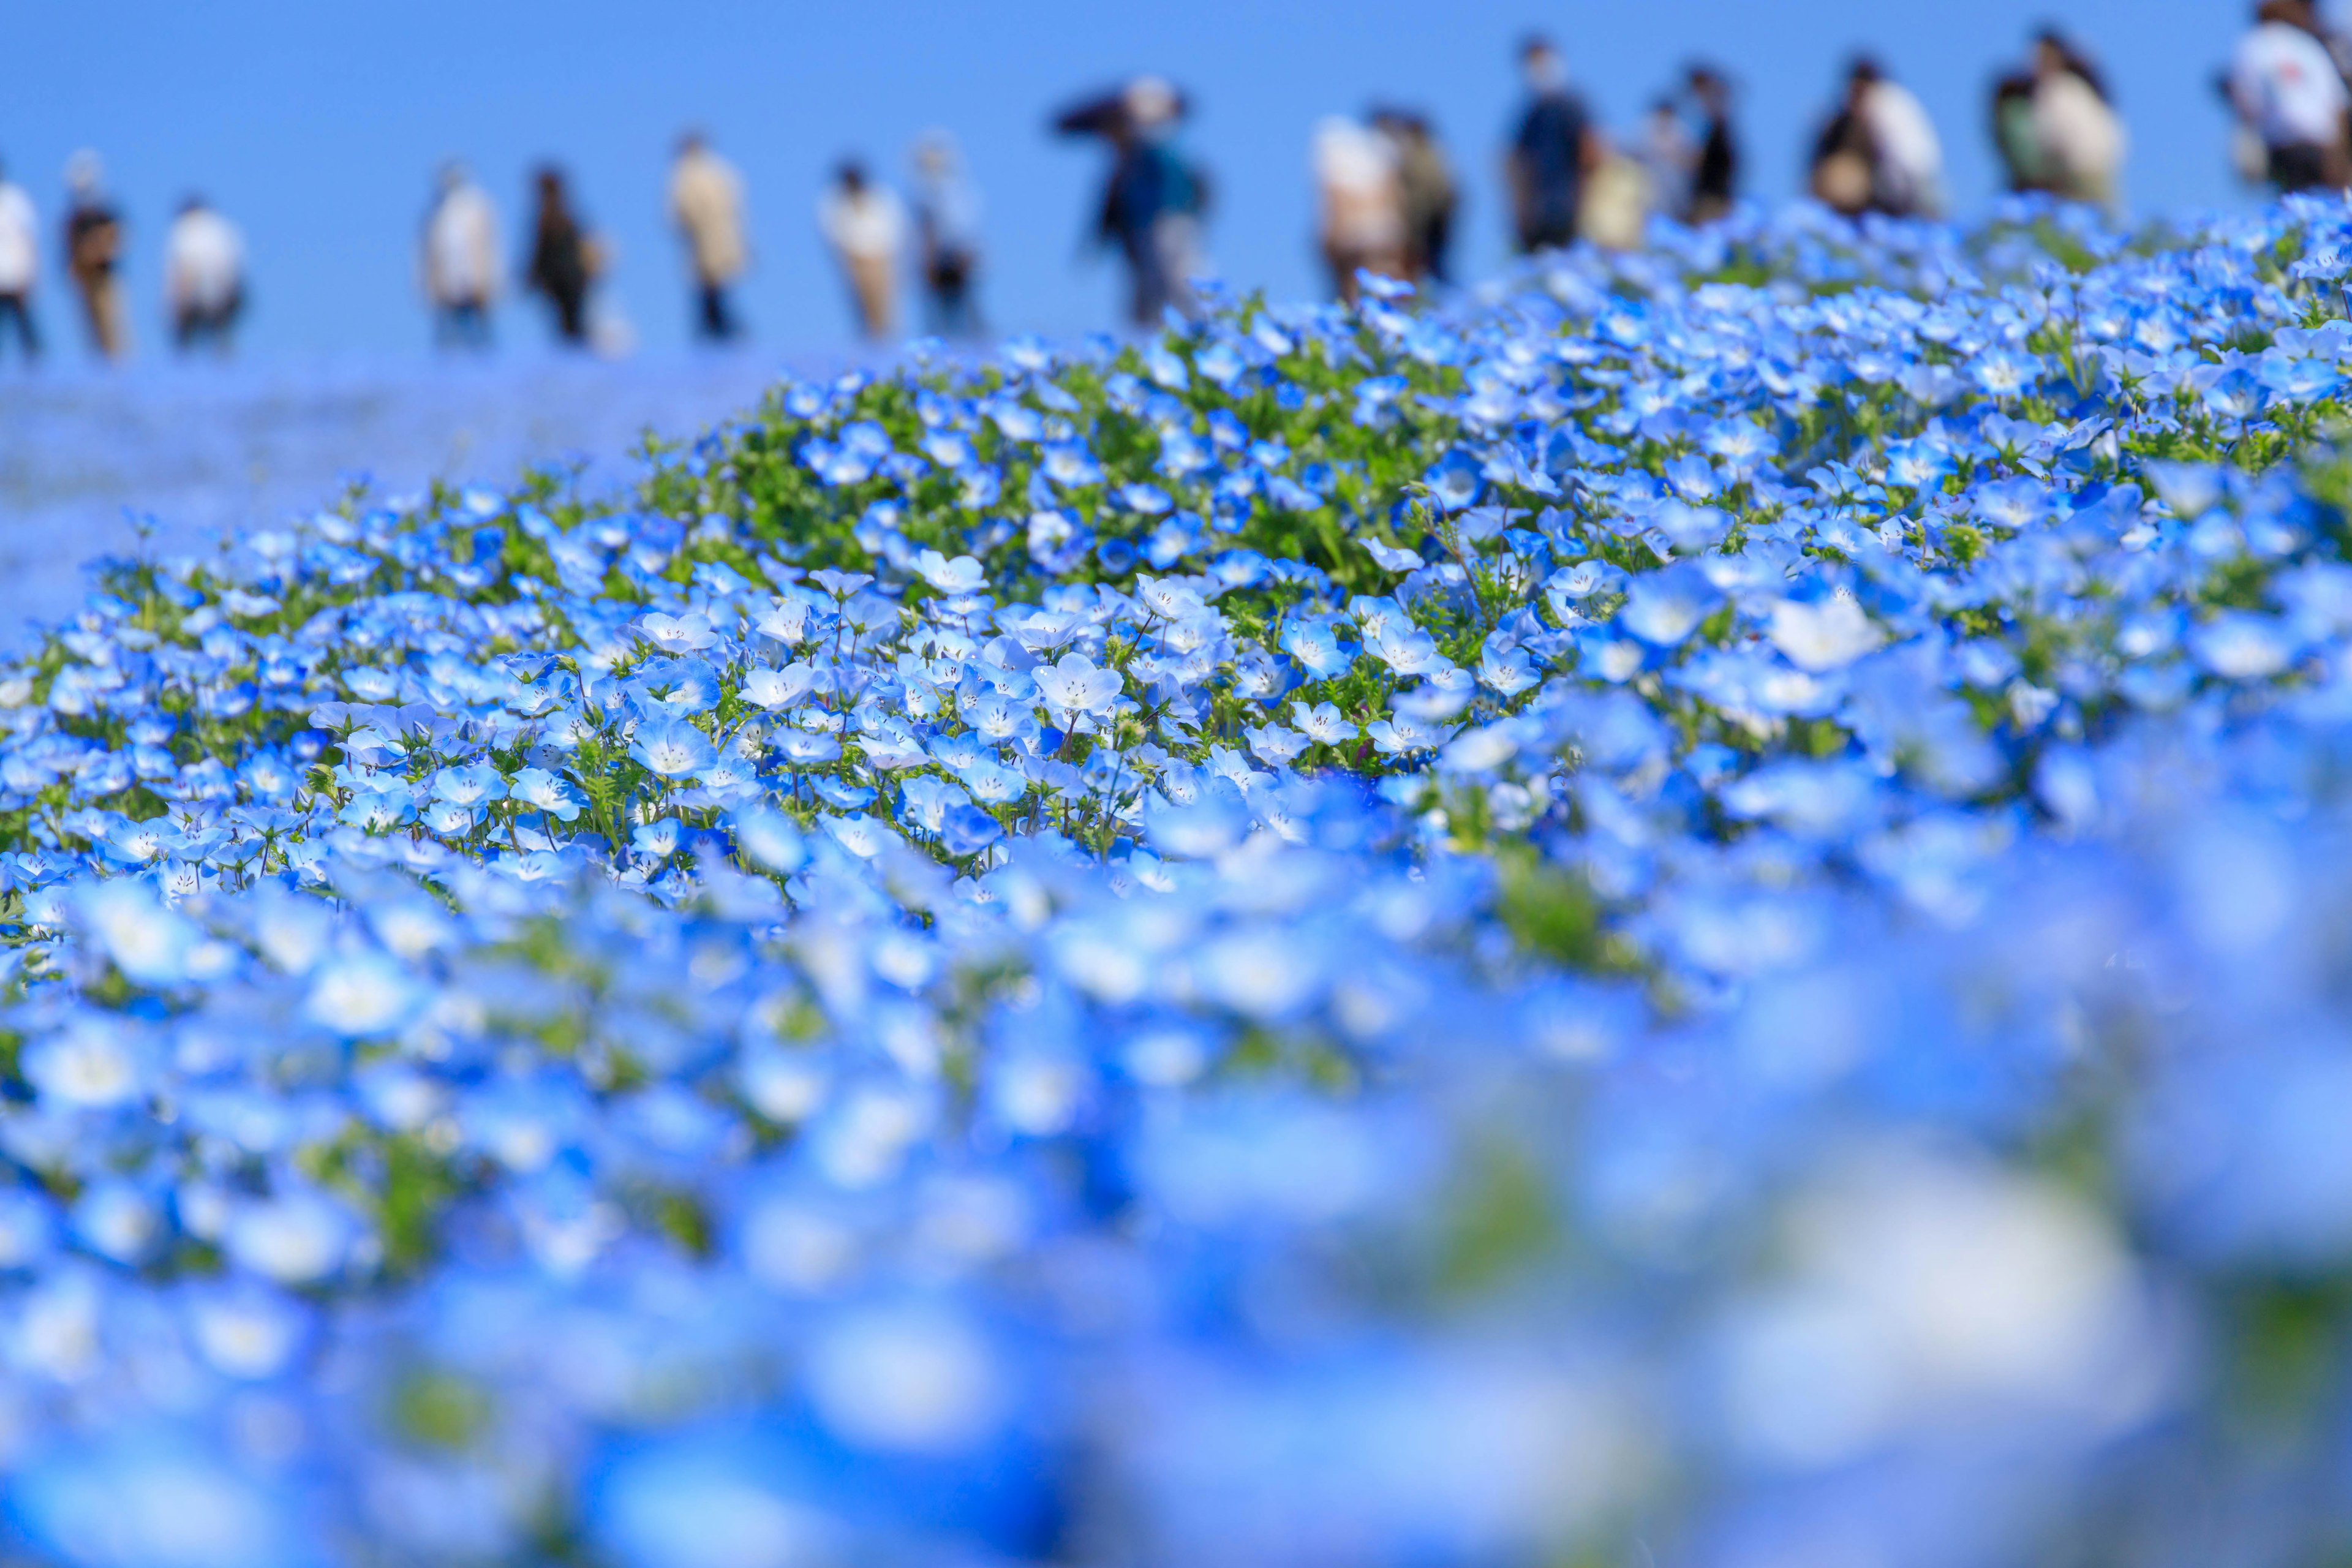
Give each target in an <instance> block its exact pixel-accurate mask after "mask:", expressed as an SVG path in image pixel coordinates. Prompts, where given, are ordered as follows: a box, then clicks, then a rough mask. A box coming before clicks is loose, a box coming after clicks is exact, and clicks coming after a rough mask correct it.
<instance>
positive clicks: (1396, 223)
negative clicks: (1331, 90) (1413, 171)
mask: <svg viewBox="0 0 2352 1568" xmlns="http://www.w3.org/2000/svg"><path fill="white" fill-rule="evenodd" d="M1309 162H1310V163H1312V165H1313V167H1314V171H1315V192H1316V207H1317V222H1316V230H1317V233H1316V238H1317V242H1318V247H1319V248H1320V249H1321V250H1322V252H1323V262H1324V265H1325V266H1326V267H1328V268H1330V271H1331V288H1332V291H1333V292H1334V293H1336V294H1338V295H1339V298H1340V300H1343V301H1345V302H1346V303H1348V304H1349V305H1353V304H1354V303H1356V300H1357V295H1358V291H1359V290H1358V285H1357V282H1356V273H1357V271H1358V269H1359V268H1360V269H1362V270H1364V271H1367V272H1374V273H1379V274H1381V276H1383V277H1389V278H1396V277H1402V275H1403V273H1404V270H1405V260H1404V249H1405V219H1404V186H1403V182H1402V179H1401V177H1400V176H1399V174H1398V169H1397V153H1396V146H1395V144H1394V143H1393V142H1391V141H1390V140H1389V139H1388V138H1387V137H1385V136H1382V135H1381V134H1380V133H1379V132H1376V131H1374V130H1372V129H1371V128H1370V126H1368V125H1365V124H1362V123H1361V122H1360V121H1354V120H1350V119H1348V118H1347V117H1346V116H1344V115H1337V114H1335V115H1331V116H1329V117H1328V118H1327V119H1326V120H1324V121H1323V122H1322V123H1321V124H1319V125H1318V126H1317V127H1316V128H1315V137H1314V142H1313V151H1312V155H1311V157H1310V160H1309Z"/></svg>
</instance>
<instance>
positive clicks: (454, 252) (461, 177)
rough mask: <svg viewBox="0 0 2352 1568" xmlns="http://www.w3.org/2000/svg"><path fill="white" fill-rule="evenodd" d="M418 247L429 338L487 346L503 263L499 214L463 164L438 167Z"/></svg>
mask: <svg viewBox="0 0 2352 1568" xmlns="http://www.w3.org/2000/svg"><path fill="white" fill-rule="evenodd" d="M418 249H419V262H420V270H421V272H422V274H423V277H424V283H425V300H426V301H427V302H428V303H430V304H431V305H432V307H433V336H434V341H435V342H437V343H439V344H440V345H442V346H443V347H445V348H467V349H476V350H487V349H488V347H489V346H490V307H491V306H492V305H493V304H494V303H496V301H497V300H498V295H499V279H500V277H501V276H502V274H503V271H504V268H503V267H502V265H501V263H500V261H499V215H498V209H497V208H495V207H493V206H492V205H490V197H489V193H488V192H487V191H485V190H483V189H482V187H481V186H480V185H478V184H475V183H474V180H473V177H472V176H471V175H470V174H467V171H466V166H465V165H464V164H463V163H457V162H456V161H454V160H452V161H451V162H449V163H444V164H443V165H442V166H441V174H440V183H439V188H438V191H437V194H436V195H435V197H434V201H433V205H432V207H431V208H430V209H429V210H428V211H427V212H426V213H425V233H424V238H423V241H422V243H421V245H420V246H419V247H418Z"/></svg>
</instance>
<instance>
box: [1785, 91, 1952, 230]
mask: <svg viewBox="0 0 2352 1568" xmlns="http://www.w3.org/2000/svg"><path fill="white" fill-rule="evenodd" d="M1811 188H1812V193H1813V195H1814V196H1815V197H1816V198H1818V199H1819V200H1820V201H1822V203H1823V204H1825V205H1828V206H1830V207H1831V208H1832V209H1834V210H1836V211H1838V212H1842V213H1844V214H1846V215H1847V216H1853V215H1854V214H1856V213H1860V212H1864V211H1871V212H1880V213H1885V214H1886V215H1887V216H1890V217H1938V216H1942V214H1943V210H1944V148H1943V142H1941V141H1940V140H1939V139H1938V138H1937V135H1936V127H1935V123H1934V122H1933V121H1930V120H1929V119H1928V118H1927V109H1926V107H1925V106H1923V105H1922V104H1921V103H1920V101H1919V100H1918V99H1917V98H1916V97H1914V96H1913V95H1912V93H1911V91H1910V89H1907V88H1906V87H1904V86H1902V85H1901V84H1900V83H1897V82H1895V81H1893V80H1891V79H1888V77H1887V76H1886V73H1885V71H1883V70H1882V69H1880V68H1879V65H1878V62H1877V61H1875V60H1874V59H1872V58H1870V57H1869V56H1867V55H1864V56H1861V57H1859V58H1856V59H1855V60H1854V62H1853V65H1852V66H1851V67H1850V68H1848V69H1847V72H1846V90H1845V98H1844V100H1843V103H1842V104H1841V105H1840V107H1839V110H1838V112H1837V114H1836V115H1835V116H1833V117H1832V119H1831V121H1830V122H1829V125H1828V126H1827V128H1826V129H1824V130H1823V131H1822V134H1821V136H1820V138H1819V139H1818V140H1817V141H1816V142H1814V144H1813V163H1812V175H1811Z"/></svg>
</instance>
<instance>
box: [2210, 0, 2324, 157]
mask: <svg viewBox="0 0 2352 1568" xmlns="http://www.w3.org/2000/svg"><path fill="white" fill-rule="evenodd" d="M2317 32H2318V27H2317V22H2316V19H2315V17H2314V16H2312V14H2311V8H2310V6H2309V5H2306V4H2303V3H2302V0H2262V4H2260V5H2256V6H2255V7H2254V26H2253V28H2252V31H2250V32H2248V33H2247V34H2246V36H2245V37H2243V38H2242V39H2241V40H2239V43H2238V49H2237V53H2236V55H2235V57H2234V58H2232V59H2231V65H2230V77H2229V93H2230V102H2231V106H2232V107H2233V108H2234V109H2235V110H2237V112H2238V117H2239V119H2240V120H2241V121H2243V122H2244V123H2245V124H2246V125H2247V126H2248V127H2249V128H2250V129H2252V132H2254V134H2255V135H2256V136H2258V137H2260V138H2261V140H2262V143H2263V160H2264V163H2265V164H2266V169H2267V173H2268V174H2269V176H2270V182H2271V184H2273V185H2275V186H2276V187H2278V189H2280V190H2281V191H2305V190H2312V189H2315V188H2318V187H2329V188H2334V187H2340V186H2341V185H2343V184H2345V179H2346V174H2347V157H2346V152H2345V149H2346V146H2347V141H2352V93H2347V90H2346V89H2345V84H2344V78H2343V75H2342V74H2341V73H2340V72H2339V71H2338V70H2337V69H2336V61H2335V59H2334V58H2333V57H2331V56H2330V55H2329V54H2328V52H2327V47H2326V45H2325V44H2323V43H2322V42H2321V41H2320V39H2319V37H2317Z"/></svg>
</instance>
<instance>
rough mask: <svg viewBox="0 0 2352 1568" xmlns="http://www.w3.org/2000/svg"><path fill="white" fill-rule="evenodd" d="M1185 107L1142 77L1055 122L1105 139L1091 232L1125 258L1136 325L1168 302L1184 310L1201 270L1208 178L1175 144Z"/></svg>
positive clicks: (1177, 95)
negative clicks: (1106, 160)
mask: <svg viewBox="0 0 2352 1568" xmlns="http://www.w3.org/2000/svg"><path fill="white" fill-rule="evenodd" d="M1186 109H1187V105H1186V102H1185V100H1184V96H1183V94H1181V92H1179V91H1177V89H1175V87H1174V86H1172V85H1171V84H1170V83H1169V82H1168V81H1166V80H1165V79H1161V78H1160V77H1156V76H1146V77H1138V78H1137V79H1135V80H1133V81H1131V82H1129V83H1128V84H1127V86H1126V87H1124V88H1122V89H1119V90H1118V92H1116V93H1112V94H1110V95H1108V96H1107V97H1103V98H1098V99H1094V100H1088V101H1087V102H1086V103H1083V104H1080V105H1079V106H1078V107H1076V109H1072V110H1068V111H1067V112H1066V113H1064V114H1063V115H1062V116H1061V117H1060V118H1059V119H1058V120H1056V121H1055V130H1057V131H1059V132H1061V133H1062V134H1064V135H1066V136H1069V135H1087V136H1099V137H1101V138H1102V139H1103V140H1105V141H1106V142H1109V143H1110V146H1111V152H1112V159H1111V167H1110V174H1109V177H1108V179H1107V180H1106V181H1105V182H1104V184H1103V195H1102V202H1101V205H1100V206H1099V207H1098V208H1097V216H1096V221H1095V229H1094V237H1095V239H1096V240H1097V241H1098V242H1100V243H1103V244H1108V245H1116V246H1118V248H1119V251H1120V253H1121V254H1122V255H1124V256H1125V257H1126V258H1127V264H1128V270H1129V276H1130V278H1131V279H1132V280H1133V289H1132V292H1131V293H1130V295H1129V302H1128V318H1129V321H1132V322H1133V323H1134V324H1135V325H1137V326H1139V327H1146V328H1149V327H1153V326H1156V325H1158V324H1159V322H1160V318H1161V316H1162V315H1163V314H1164V313H1165V312H1166V311H1167V310H1169V309H1171V307H1172V308H1173V309H1175V310H1180V311H1185V312H1190V311H1191V310H1192V290H1191V289H1190V287H1189V282H1190V279H1192V277H1193V276H1194V274H1196V273H1197V272H1198V271H1199V270H1200V268H1201V224H1202V219H1203V217H1204V216H1206V215H1207V212H1208V209H1209V182H1208V177H1207V175H1206V174H1204V173H1203V172H1202V170H1201V169H1200V167H1199V166H1198V165H1196V164H1194V163H1192V162H1191V161H1190V160H1189V159H1187V158H1186V157H1185V156H1184V155H1183V153H1182V151H1181V148H1180V147H1179V145H1178V142H1177V132H1178V131H1179V129H1180V127H1181V122H1182V121H1183V118H1184V114H1185V111H1186Z"/></svg>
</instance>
